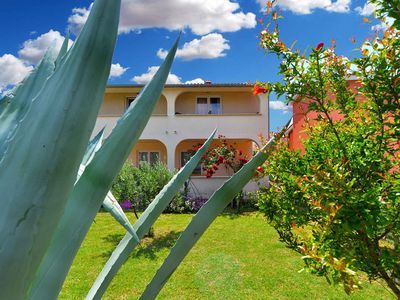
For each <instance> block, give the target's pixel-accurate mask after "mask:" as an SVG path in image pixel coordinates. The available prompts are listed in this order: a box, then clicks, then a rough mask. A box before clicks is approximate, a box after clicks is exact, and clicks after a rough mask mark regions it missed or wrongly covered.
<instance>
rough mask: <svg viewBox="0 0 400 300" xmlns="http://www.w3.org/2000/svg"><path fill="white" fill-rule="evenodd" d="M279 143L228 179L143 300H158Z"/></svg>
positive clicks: (199, 214) (183, 236)
mask: <svg viewBox="0 0 400 300" xmlns="http://www.w3.org/2000/svg"><path fill="white" fill-rule="evenodd" d="M274 143H275V139H274V138H272V139H271V140H270V141H269V142H268V144H267V145H265V146H264V148H262V149H261V150H260V151H259V152H258V153H257V154H256V155H255V156H254V157H253V158H252V159H251V160H250V161H249V162H248V163H247V164H245V165H244V166H243V167H242V168H241V169H240V170H239V171H238V172H237V173H236V174H234V175H233V176H232V177H231V178H230V179H229V180H227V181H226V182H225V183H224V184H223V185H222V187H220V188H219V189H218V190H217V191H216V192H215V193H214V194H213V195H212V196H211V197H210V199H209V200H208V201H207V202H206V203H205V204H204V206H203V207H202V208H201V209H200V210H199V211H198V212H197V214H196V215H195V216H194V217H193V218H192V220H191V222H190V223H189V225H188V226H187V227H186V229H185V230H184V231H183V232H182V234H181V235H180V236H179V238H178V240H177V241H176V243H175V245H174V247H173V248H172V249H171V252H170V253H169V255H168V256H167V258H166V259H165V260H164V263H163V264H162V266H161V267H160V268H159V269H158V271H157V273H156V275H155V276H154V278H153V279H152V281H151V282H150V283H149V285H148V286H147V287H146V290H145V291H144V293H143V294H142V296H141V297H140V299H146V300H150V299H155V298H156V296H157V295H158V293H159V292H160V291H161V289H162V287H163V286H164V285H165V283H166V282H167V281H168V279H169V278H170V277H171V275H172V274H173V272H174V271H175V269H176V268H177V267H178V266H179V264H180V263H181V262H182V260H183V259H184V258H185V256H186V255H187V254H188V253H189V251H190V249H192V247H193V246H194V245H195V243H196V242H197V241H198V240H199V239H200V237H201V236H202V235H203V233H204V232H205V231H206V229H207V228H208V227H209V226H210V224H211V223H212V222H213V221H214V220H215V218H216V217H217V216H218V215H219V214H220V213H222V212H223V210H224V209H225V207H226V206H227V205H228V204H229V203H230V202H231V201H232V199H233V198H234V197H235V196H236V194H237V193H239V192H240V191H241V190H242V189H243V188H244V186H245V185H246V184H247V183H248V182H249V181H250V180H251V179H252V178H253V177H254V173H255V170H256V168H257V167H258V166H260V165H261V164H263V163H264V162H265V161H266V159H267V158H268V153H269V152H268V150H269V149H270V148H271V146H272V145H273V144H274Z"/></svg>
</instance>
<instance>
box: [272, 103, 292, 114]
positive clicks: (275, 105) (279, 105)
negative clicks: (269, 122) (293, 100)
mask: <svg viewBox="0 0 400 300" xmlns="http://www.w3.org/2000/svg"><path fill="white" fill-rule="evenodd" d="M269 108H270V109H272V110H281V111H282V112H283V113H287V112H288V111H289V110H290V107H289V106H288V105H287V104H286V103H284V102H282V101H269Z"/></svg>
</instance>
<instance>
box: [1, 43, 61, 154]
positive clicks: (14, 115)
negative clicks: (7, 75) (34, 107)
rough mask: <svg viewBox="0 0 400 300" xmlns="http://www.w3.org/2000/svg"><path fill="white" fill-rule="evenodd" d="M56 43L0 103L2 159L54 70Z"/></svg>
mask: <svg viewBox="0 0 400 300" xmlns="http://www.w3.org/2000/svg"><path fill="white" fill-rule="evenodd" d="M54 61H55V55H54V45H53V46H52V47H50V48H49V49H48V50H47V52H46V54H45V56H44V57H43V59H42V61H41V62H40V64H39V65H38V66H37V67H36V69H35V70H34V71H33V72H32V73H31V74H29V75H28V76H27V78H25V79H24V81H23V82H22V83H21V84H20V85H19V86H17V87H16V88H15V89H14V90H13V91H12V92H11V93H10V95H9V96H5V97H4V98H3V99H2V100H1V104H0V161H1V160H2V159H3V157H4V154H5V152H6V151H7V148H8V145H9V143H10V141H11V140H12V138H13V136H14V134H15V133H16V130H17V128H18V126H19V122H20V121H21V120H22V118H23V117H24V116H25V114H26V113H27V112H28V109H29V107H30V106H31V103H32V101H33V99H34V98H35V96H37V94H38V93H39V91H40V90H41V89H42V88H43V85H44V84H45V82H46V80H47V78H48V77H49V76H50V75H51V74H52V73H53V72H54Z"/></svg>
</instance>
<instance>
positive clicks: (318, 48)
mask: <svg viewBox="0 0 400 300" xmlns="http://www.w3.org/2000/svg"><path fill="white" fill-rule="evenodd" d="M323 47H324V43H319V44H318V45H317V48H315V50H316V51H320V50H321V49H322V48H323Z"/></svg>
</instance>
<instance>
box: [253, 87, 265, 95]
mask: <svg viewBox="0 0 400 300" xmlns="http://www.w3.org/2000/svg"><path fill="white" fill-rule="evenodd" d="M267 92H268V90H267V89H265V88H263V87H260V86H258V85H255V86H254V87H253V95H254V96H256V95H258V94H261V93H263V94H266V93H267Z"/></svg>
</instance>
